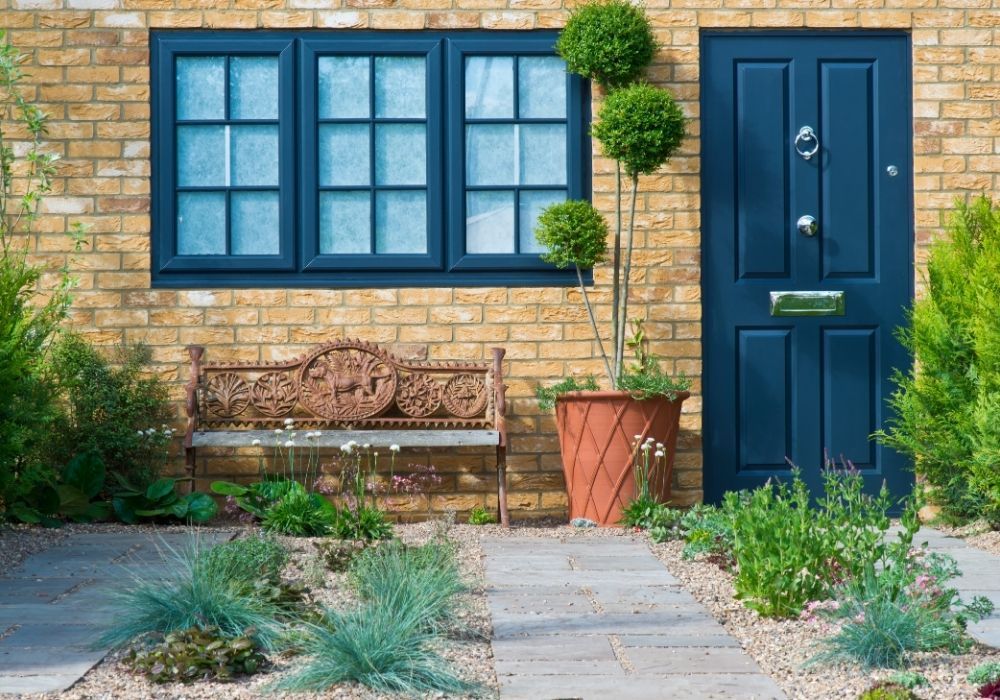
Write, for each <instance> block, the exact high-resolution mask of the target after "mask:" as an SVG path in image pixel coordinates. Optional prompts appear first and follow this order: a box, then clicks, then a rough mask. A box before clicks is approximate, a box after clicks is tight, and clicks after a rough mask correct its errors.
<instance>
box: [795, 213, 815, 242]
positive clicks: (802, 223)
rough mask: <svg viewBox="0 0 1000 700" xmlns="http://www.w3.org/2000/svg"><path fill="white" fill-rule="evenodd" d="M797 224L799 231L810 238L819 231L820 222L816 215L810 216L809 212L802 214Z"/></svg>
mask: <svg viewBox="0 0 1000 700" xmlns="http://www.w3.org/2000/svg"><path fill="white" fill-rule="evenodd" d="M795 225H796V226H798V228H799V233H801V234H802V235H803V236H809V237H810V238H812V237H813V236H815V235H816V232H817V231H819V222H818V221H816V217H814V216H809V215H808V214H806V215H805V216H800V217H799V220H798V221H797V222H795Z"/></svg>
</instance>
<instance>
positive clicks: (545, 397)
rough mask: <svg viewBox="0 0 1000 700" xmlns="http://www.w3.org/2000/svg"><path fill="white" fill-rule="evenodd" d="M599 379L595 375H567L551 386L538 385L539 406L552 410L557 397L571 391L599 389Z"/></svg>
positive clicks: (536, 388) (544, 409) (536, 389)
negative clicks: (579, 376)
mask: <svg viewBox="0 0 1000 700" xmlns="http://www.w3.org/2000/svg"><path fill="white" fill-rule="evenodd" d="M598 388H599V387H598V386H597V380H596V379H594V377H593V375H589V376H586V377H583V378H582V379H579V378H577V377H566V378H565V379H563V380H562V381H561V382H557V383H556V384H553V385H552V386H549V387H544V386H541V385H539V386H536V387H535V396H536V397H537V398H538V407H539V408H540V409H542V410H543V411H551V410H552V409H553V408H555V407H556V399H557V398H559V397H560V396H562V395H563V394H568V393H569V392H571V391H597V389H598Z"/></svg>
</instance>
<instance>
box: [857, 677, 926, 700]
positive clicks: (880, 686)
mask: <svg viewBox="0 0 1000 700" xmlns="http://www.w3.org/2000/svg"><path fill="white" fill-rule="evenodd" d="M858 700H920V698H919V696H917V695H916V694H914V692H913V691H912V690H910V689H909V688H907V687H905V686H903V685H900V684H899V683H893V682H892V681H880V682H878V683H876V684H875V685H873V686H872V687H871V688H869V689H868V690H866V691H865V692H863V693H861V695H859V696H858Z"/></svg>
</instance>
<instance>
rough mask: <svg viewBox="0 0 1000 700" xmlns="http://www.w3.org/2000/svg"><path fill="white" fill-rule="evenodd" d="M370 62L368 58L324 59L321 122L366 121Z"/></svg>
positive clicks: (320, 63)
mask: <svg viewBox="0 0 1000 700" xmlns="http://www.w3.org/2000/svg"><path fill="white" fill-rule="evenodd" d="M369 63H370V61H369V59H368V57H367V56H323V57H321V58H320V59H319V61H318V62H317V65H316V72H317V73H318V74H319V117H320V119H358V118H361V119H367V118H368V116H369V115H370V114H371V106H370V105H369V104H368V101H369V100H368V95H369V91H368V88H369V72H370V67H369Z"/></svg>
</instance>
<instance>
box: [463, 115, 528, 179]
mask: <svg viewBox="0 0 1000 700" xmlns="http://www.w3.org/2000/svg"><path fill="white" fill-rule="evenodd" d="M515 128H516V127H515V126H514V125H513V124H473V125H470V126H467V127H466V129H465V181H466V183H467V184H469V185H513V184H516V182H517V181H516V179H515V178H516V176H517V173H516V169H515V167H514V163H515V158H516V156H517V153H516V151H515V140H514V131H515Z"/></svg>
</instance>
